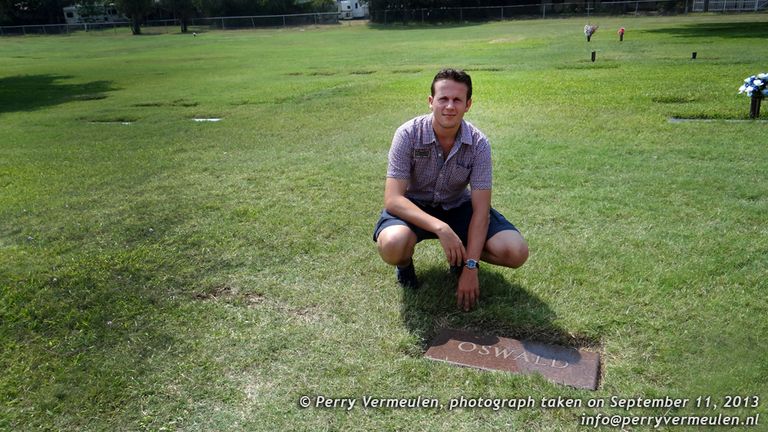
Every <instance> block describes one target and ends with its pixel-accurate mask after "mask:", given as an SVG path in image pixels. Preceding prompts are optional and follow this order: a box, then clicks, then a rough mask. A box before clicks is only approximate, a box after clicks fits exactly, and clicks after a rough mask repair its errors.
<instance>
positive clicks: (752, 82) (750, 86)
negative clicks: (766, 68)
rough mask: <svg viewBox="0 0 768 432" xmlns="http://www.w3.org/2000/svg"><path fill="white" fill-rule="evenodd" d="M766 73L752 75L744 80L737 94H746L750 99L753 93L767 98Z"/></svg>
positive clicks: (767, 82)
mask: <svg viewBox="0 0 768 432" xmlns="http://www.w3.org/2000/svg"><path fill="white" fill-rule="evenodd" d="M767 84H768V73H765V72H763V73H761V74H757V75H752V76H750V77H747V79H745V80H744V84H743V85H742V86H741V87H739V94H742V93H746V94H747V96H749V97H752V95H753V94H754V93H757V94H758V95H764V96H768V85H767Z"/></svg>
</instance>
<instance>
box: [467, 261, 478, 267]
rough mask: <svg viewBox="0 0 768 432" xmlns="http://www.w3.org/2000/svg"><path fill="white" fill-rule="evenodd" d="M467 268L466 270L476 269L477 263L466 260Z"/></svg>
mask: <svg viewBox="0 0 768 432" xmlns="http://www.w3.org/2000/svg"><path fill="white" fill-rule="evenodd" d="M467 268H468V269H474V268H477V261H475V260H473V259H469V260H467Z"/></svg>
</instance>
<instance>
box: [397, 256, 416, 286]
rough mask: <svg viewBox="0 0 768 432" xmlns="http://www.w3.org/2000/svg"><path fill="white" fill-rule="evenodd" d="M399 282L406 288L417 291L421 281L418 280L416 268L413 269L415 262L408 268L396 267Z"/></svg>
mask: <svg viewBox="0 0 768 432" xmlns="http://www.w3.org/2000/svg"><path fill="white" fill-rule="evenodd" d="M395 275H396V276H397V282H398V283H399V284H400V285H402V286H403V287H404V288H411V289H416V288H418V286H419V280H418V279H416V268H415V267H413V260H411V263H410V264H408V267H403V268H400V267H395Z"/></svg>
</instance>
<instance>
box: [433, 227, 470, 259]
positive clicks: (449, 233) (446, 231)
mask: <svg viewBox="0 0 768 432" xmlns="http://www.w3.org/2000/svg"><path fill="white" fill-rule="evenodd" d="M435 234H436V235H437V238H438V239H440V244H441V245H442V246H443V251H444V252H445V258H446V259H447V260H448V263H449V264H450V265H452V266H462V265H464V257H465V256H466V255H467V250H466V249H464V243H462V242H461V239H460V238H459V236H457V235H456V233H455V232H453V230H452V229H451V227H450V226H448V224H444V225H443V226H442V227H441V228H440V229H438V230H437V231H435Z"/></svg>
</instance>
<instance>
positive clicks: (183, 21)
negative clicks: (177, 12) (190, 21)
mask: <svg viewBox="0 0 768 432" xmlns="http://www.w3.org/2000/svg"><path fill="white" fill-rule="evenodd" d="M181 32H182V33H186V32H187V19H186V18H182V19H181Z"/></svg>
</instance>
